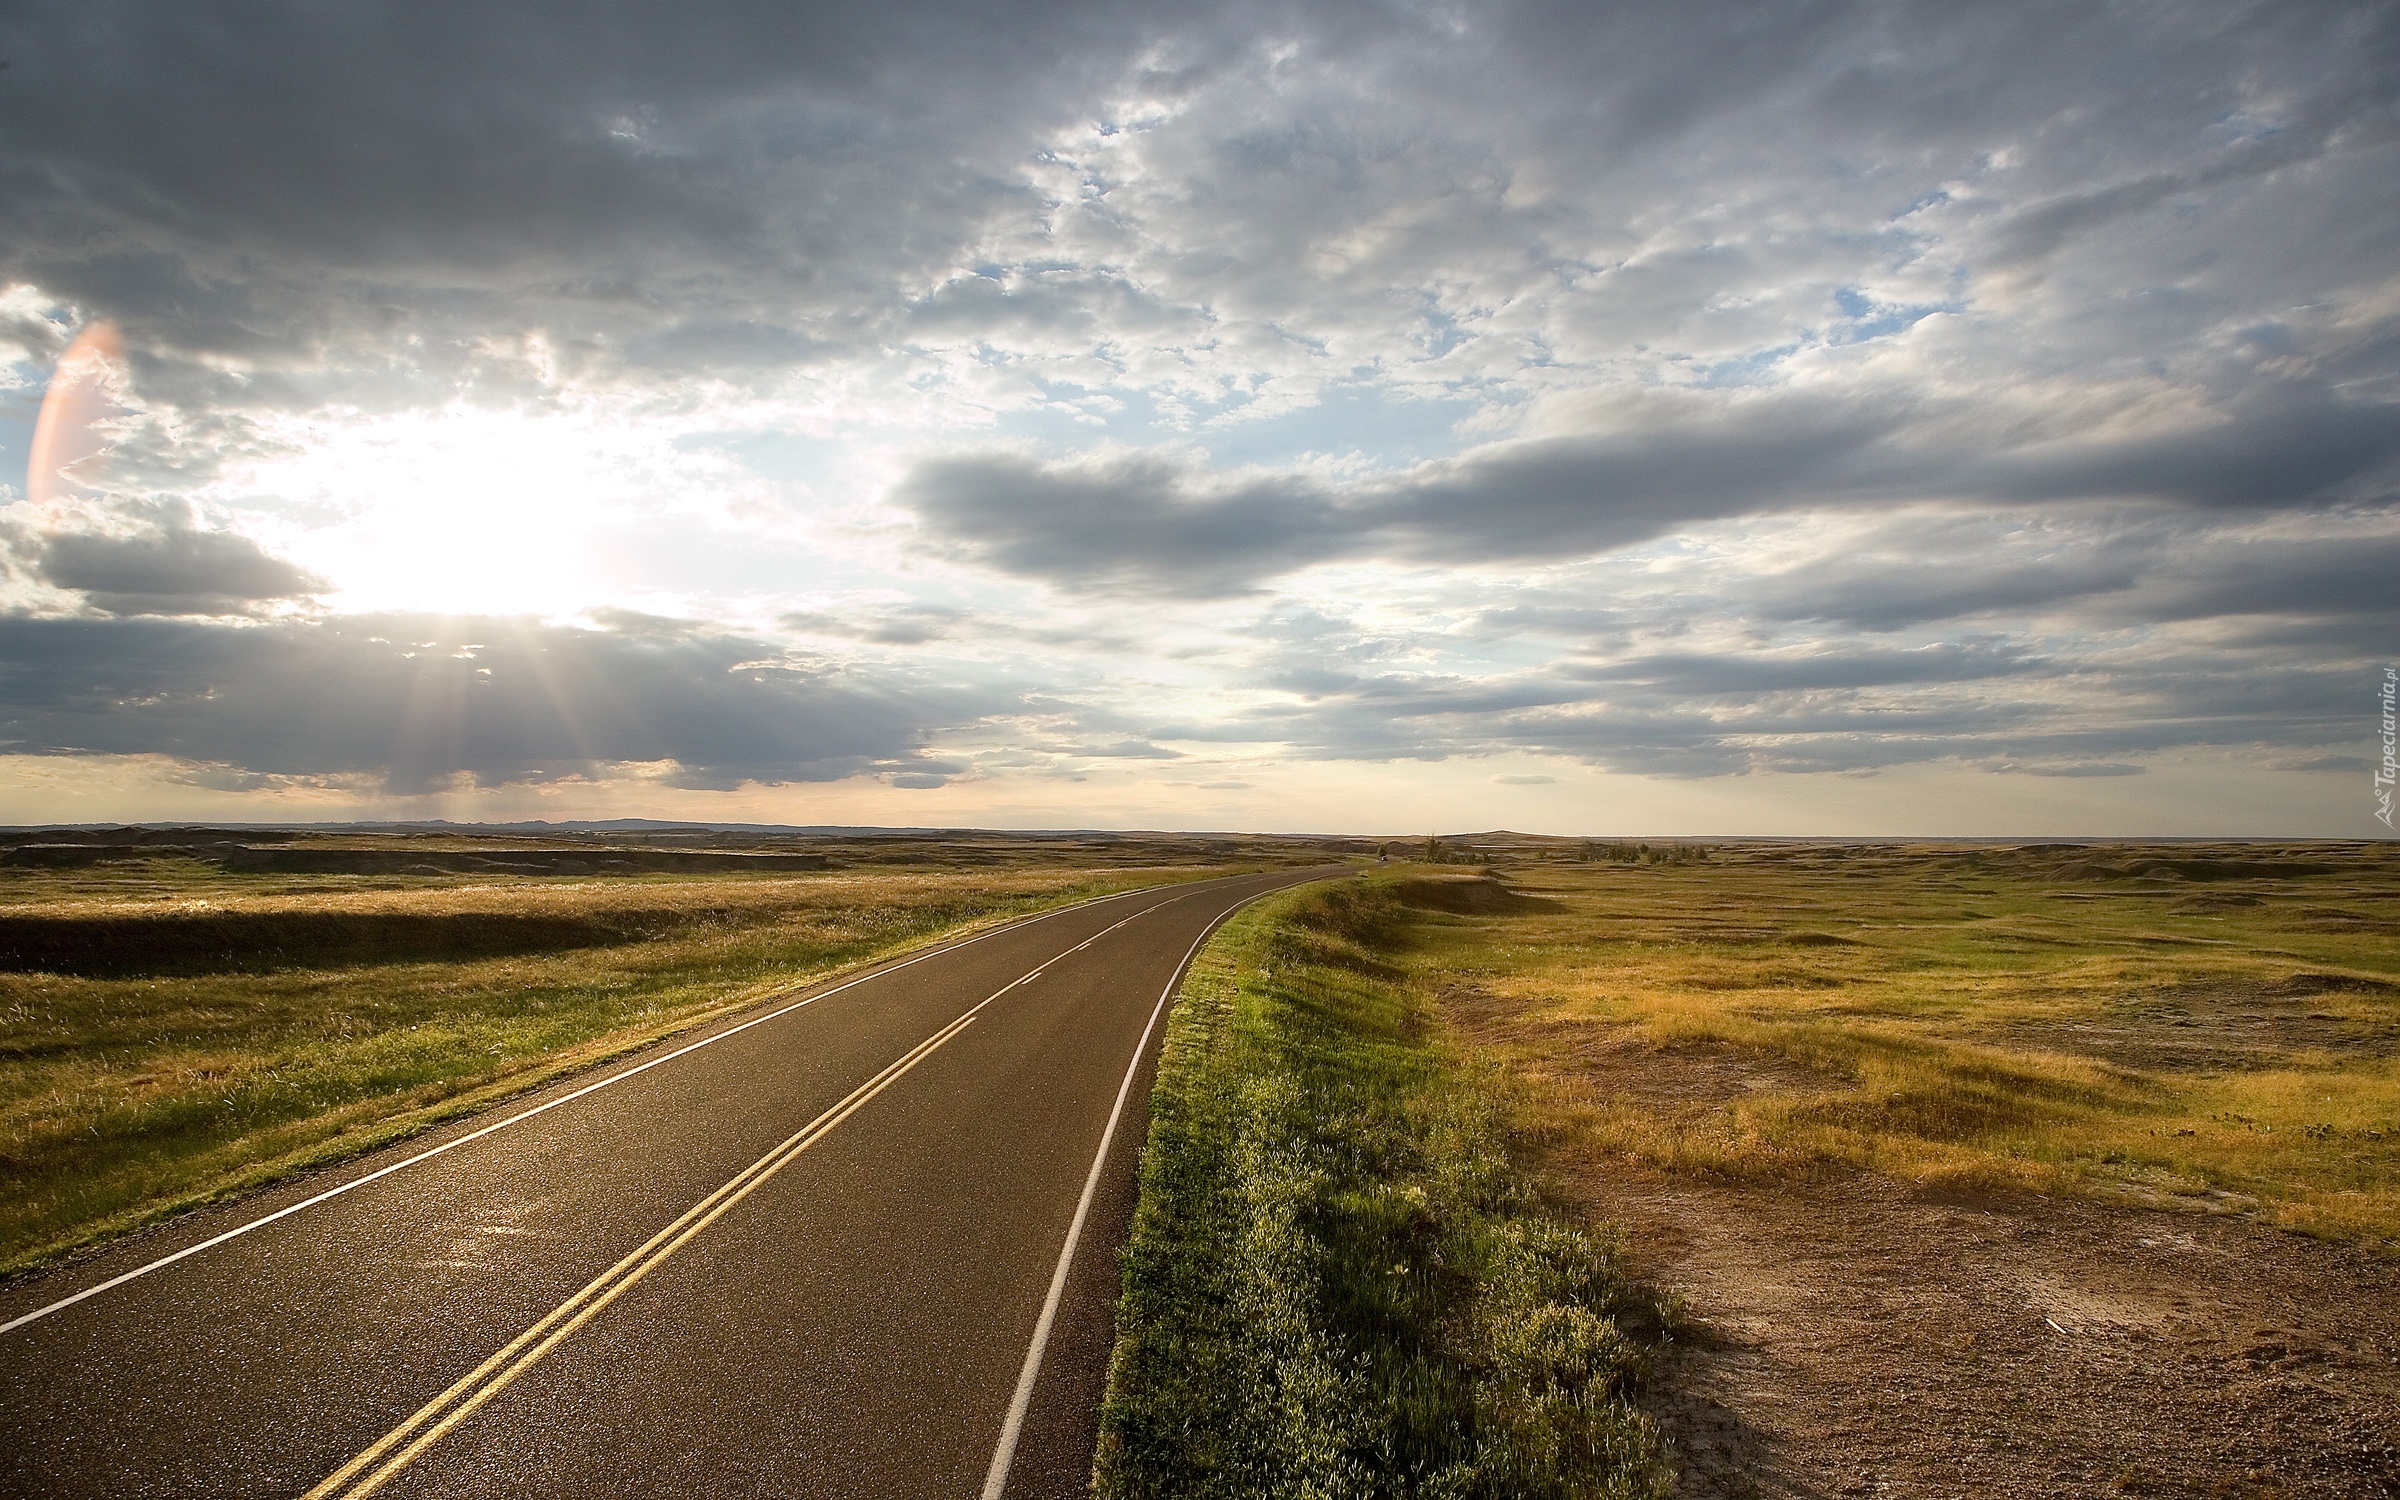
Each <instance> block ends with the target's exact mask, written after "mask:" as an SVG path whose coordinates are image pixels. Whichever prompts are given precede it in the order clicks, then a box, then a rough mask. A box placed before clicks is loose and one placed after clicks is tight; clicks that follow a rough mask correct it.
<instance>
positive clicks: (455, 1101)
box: [0, 864, 1213, 1270]
mask: <svg viewBox="0 0 2400 1500" xmlns="http://www.w3.org/2000/svg"><path fill="white" fill-rule="evenodd" d="M1209 873H1213V872H1212V871H1211V870H1209V869H1208V868H1205V867H1193V866H1185V867H1181V868H1177V869H1173V870H1166V869H1141V868H1118V869H1109V870H1092V869H1074V868H1057V867H1054V866H1053V867H1039V868H1018V869H1000V870H993V869H980V870H973V871H913V872H892V873H882V872H877V873H853V872H848V871H844V872H837V873H831V874H810V875H800V876H792V877H784V878H777V877H761V876H749V875H740V876H719V877H714V878H705V877H704V878H678V877H658V876H643V877H635V878H629V879H593V880H577V881H561V880H543V879H530V880H528V879H488V878H472V879H456V880H435V881H424V880H418V881H411V882H407V883H405V884H400V883H395V882H393V881H390V880H382V881H378V880H374V879H371V878H358V877H323V878H314V879H312V878H307V877H278V878H270V879H261V878H258V877H228V876H217V875H208V874H202V873H199V867H196V866H183V867H181V868H177V867H173V866H168V865H163V864H162V865H160V866H158V867H155V868H153V869H150V870H148V871H145V872H140V873H136V874H132V875H114V876H108V877H94V876H90V875H83V874H77V875H63V874H62V875H57V876H52V875H46V874H24V875H15V876H12V877H9V878H8V879H7V880H6V881H5V883H0V1270H6V1269H14V1268H19V1267H23V1266H26V1265H29V1264H32V1263H35V1262H37V1261H40V1260H43V1259H47V1258H50V1257H53V1256H56V1255H58V1254H60V1253H62V1252H64V1251H66V1250H68V1249H71V1248H73V1247H75V1246H76V1245H79V1244H84V1243H88V1242H90V1241H92V1240H94V1239H97V1238H99V1237H102V1236H104V1235H107V1234H110V1233H114V1232H117V1231H120V1230H122V1229H124V1228H127V1227H130V1226H132V1225H135V1224H139V1223H142V1222H145V1221H148V1220H151V1219H155V1218H157V1217H160V1216H162V1215H165V1214H168V1213H171V1212H174V1211H176V1210H178V1209H179V1208H182V1207H186V1206H189V1205H191V1204H193V1203H195V1202H199V1201H203V1200H205V1199H208V1198H210V1197H214V1196H220V1195H222V1194H225V1193H228V1192H232V1191H235V1190H237V1189H240V1188H244V1187H248V1186H253V1185H255V1184H257V1183H260V1182H263V1181H266V1180H270V1179H272V1178H274V1177H277V1176H280V1175H287V1174H289V1173H290V1172H292V1171H294V1170H297V1169H299V1168H301V1167H304V1166H307V1165H309V1164H312V1163H316V1162H321V1161H324V1160H328V1159H332V1158H334V1157H338V1156H341V1155H346V1154H350V1153H354V1152H356V1151H359V1150H362V1149H366V1148H367V1147H370V1146H373V1145H376V1144H379V1143H381V1142H384V1141H387V1140H390V1139H393V1138H395V1137H397V1136H399V1135H403V1134H406V1133H408V1132H411V1131H413V1130H417V1129H422V1128H423V1127H424V1126H426V1125H427V1124H430V1123H433V1122H435V1121H437V1120H440V1119H443V1118H448V1117H450V1116H453V1115H456V1114H458V1113H460V1112H463V1111H464V1110H466V1109H469V1108H472V1107H474V1106H475V1105H477V1104H480V1103H482V1102H485V1101H487V1100H489V1099H491V1098H494V1097H497V1096H499V1095H502V1094H505V1093H509V1092H513V1091H516V1090H518V1089H522V1088H525V1087H528V1086H530V1085H531V1084H534V1083H536V1082H539V1081H541V1080H543V1079H546V1078H549V1077H554V1076H556V1075H557V1074H559V1073H561V1072H565V1071H568V1070H571V1069H574V1068H578V1067H583V1066H588V1065H590V1064H591V1063H593V1062H596V1061H599V1060H602V1059H604V1058H607V1057H611V1056H614V1055H617V1054H619V1053H622V1052H624V1051H626V1050H628V1049H629V1048H631V1047H634V1046H638V1045H640V1044H641V1043H643V1042H645V1041H648V1040H650V1039H653V1038H655V1037H658V1036H660V1035H663V1034H665V1033H668V1032H671V1031H674V1030H678V1029H681V1028H684V1027H687V1026H691V1025H695V1024H698V1023H700V1022H702V1021H705V1020H707V1019H709V1018H710V1017H713V1016H716V1015H719V1014H722V1013H724V1012H725V1011H727V1010H730V1009H733V1008H737V1007H740V1006H743V1005H746V1004H750V1003H753V1002H755V1001H756V1000H758V999H761V998H763V997H765V996H767V995H770V994H773V993H776V992H779V991H782V990H787V989H791V988H795V987H798V986H800V985H804V984H807V983H809V982H811V981H812V980H815V979H817V978H820V977H822V976H823V975H825V974H827V973H829V972H831V971H833V970H836V969H838V968H841V967H844V966H846V965H850V964H854V963H857V962H860V961H862V960H866V959H870V958H874V957H877V956H880V955H883V954H887V953H890V952H894V951H897V950H900V949H903V948H906V947H909V946H912V945H914V944H917V943H920V942H923V941H927V940H930V939H932V938H934V937H937V936H939V935H941V934H943V933H946V932H951V931H956V930H958V929H960V928H961V927H964V926H970V925H973V924H975V923H978V922H980V921H986V920H996V919H1000V918H1004V917H1008V916H1012V915H1016V914H1019V913H1022V912H1027V911H1032V910H1037V909H1040V908H1042V907H1046V906H1051V905H1056V904H1061V903H1064V902H1067V901H1072V900H1075V899H1079V898H1082V897H1086V896H1092V895H1099V894H1103V893H1105V892H1108V891H1112V890H1121V889H1125V888H1128V887H1131V886H1137V885H1147V884H1155V883H1158V882H1160V881H1163V880H1172V879H1188V878H1197V877H1200V876H1203V875H1206V874H1209Z"/></svg>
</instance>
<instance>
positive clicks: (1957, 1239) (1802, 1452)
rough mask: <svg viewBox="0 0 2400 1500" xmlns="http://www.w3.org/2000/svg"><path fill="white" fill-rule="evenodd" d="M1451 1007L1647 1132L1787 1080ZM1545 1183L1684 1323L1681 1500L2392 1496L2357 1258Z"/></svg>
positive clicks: (1694, 1183)
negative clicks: (1606, 1234)
mask: <svg viewBox="0 0 2400 1500" xmlns="http://www.w3.org/2000/svg"><path fill="white" fill-rule="evenodd" d="M2253 995H2254V996H2255V995H2256V991H2253ZM2182 998H2183V1003H2185V1004H2187V1005H2188V1004H2189V1003H2190V997H2188V996H2187V997H2182ZM1442 1004H1443V1008H1444V1011H1445V1014H1446V1015H1447V1016H1448V1018H1449V1019H1450V1021H1451V1023H1452V1025H1453V1026H1454V1027H1455V1028H1456V1029H1457V1031H1458V1032H1459V1033H1461V1034H1462V1036H1463V1037H1464V1038H1465V1039H1466V1040H1469V1041H1471V1042H1484V1043H1498V1044H1503V1045H1506V1046H1507V1047H1508V1050H1509V1051H1511V1052H1519V1049H1520V1048H1521V1047H1522V1046H1523V1045H1524V1044H1526V1043H1528V1042H1534V1041H1537V1040H1539V1044H1540V1050H1541V1051H1542V1053H1543V1054H1544V1066H1545V1069H1546V1070H1550V1071H1551V1072H1552V1081H1553V1082H1554V1083H1564V1084H1566V1085H1568V1086H1570V1087H1571V1088H1572V1089H1573V1090H1574V1091H1575V1092H1590V1093H1593V1094H1605V1095H1607V1096H1610V1097H1613V1098H1615V1099H1617V1100H1620V1101H1623V1102H1633V1103H1639V1104H1642V1105H1644V1106H1646V1107H1650V1108H1653V1109H1656V1110H1658V1111H1660V1112H1661V1113H1662V1114H1667V1115H1674V1114H1678V1113H1682V1112H1686V1111H1699V1110H1704V1109H1707V1108H1710V1107H1713V1106H1715V1105H1718V1104H1721V1103H1723V1102H1724V1101H1726V1100H1728V1099H1731V1098H1738V1097H1740V1096H1741V1095H1742V1094H1743V1093H1745V1092H1749V1091H1751V1090H1753V1089H1756V1088H1761V1087H1785V1088H1788V1087H1789V1086H1790V1081H1789V1080H1787V1079H1783V1078H1781V1077H1773V1076H1769V1075H1770V1074H1772V1073H1774V1072H1775V1071H1776V1070H1775V1068H1774V1066H1773V1065H1770V1064H1762V1063H1760V1062H1758V1061H1757V1060H1756V1059H1750V1058H1744V1057H1741V1056H1739V1055H1738V1054H1735V1053H1732V1052H1729V1051H1728V1052H1717V1051H1713V1050H1711V1049H1707V1048H1688V1049H1687V1048H1659V1047H1653V1046H1647V1045H1643V1044H1640V1043H1639V1042H1637V1041H1635V1040H1634V1039H1633V1038H1632V1036H1631V1034H1630V1033H1629V1032H1627V1031H1624V1030H1619V1029H1615V1028H1606V1027H1597V1026H1593V1025H1590V1024H1589V1023H1574V1022H1566V1023H1560V1024H1559V1025H1558V1026H1557V1027H1556V1028H1549V1027H1545V1026H1544V1024H1543V1023H1541V1022H1539V1021H1538V1020H1531V1019H1528V1018H1525V1017H1523V1016H1521V1015H1518V1014H1513V1013H1512V1011H1513V1010H1514V1007H1512V1006H1511V1005H1510V1004H1509V1002H1507V1001H1505V1000H1500V999H1495V998H1493V997H1491V996H1489V995H1485V994H1482V993H1480V992H1477V991H1472V990H1463V989H1462V990H1454V991H1451V992H1448V993H1446V994H1444V995H1443V997H1442ZM1545 1032H1554V1033H1555V1034H1552V1035H1548V1036H1547V1037H1546V1039H1545V1038H1544V1035H1543V1034H1544V1033H1545ZM1570 1033H1581V1035H1574V1036H1572V1037H1570V1035H1569V1034H1570ZM1519 1055H1522V1053H1521V1052H1520V1053H1519ZM1762 1070H1763V1071H1762ZM1545 1166H1546V1167H1547V1168H1548V1170H1549V1171H1550V1173H1551V1175H1552V1176H1553V1178H1554V1180H1556V1181H1557V1182H1558V1184H1559V1186H1560V1189H1561V1191H1562V1193H1563V1194H1564V1195H1565V1196H1566V1197H1567V1199H1568V1201H1569V1203H1570V1204H1571V1205H1572V1206H1573V1207H1574V1208H1575V1209H1577V1210H1578V1211H1580V1212H1582V1213H1584V1214H1586V1215H1588V1216H1589V1217H1590V1218H1592V1219H1594V1220H1595V1221H1613V1222H1615V1223H1617V1224H1619V1225H1621V1226H1623V1228H1624V1230H1625V1238H1626V1243H1627V1246H1628V1249H1629V1253H1630V1255H1631V1257H1632V1259H1633V1262H1634V1264H1635V1265H1636V1267H1637V1268H1638V1269H1639V1270H1640V1271H1641V1272H1642V1273H1643V1274H1645V1275H1646V1276H1648V1277H1649V1278H1650V1279H1651V1280H1652V1281H1653V1282H1654V1283H1655V1284H1657V1285H1658V1286H1660V1287H1662V1288H1664V1289H1666V1290H1670V1291H1673V1292H1675V1293H1677V1294H1679V1295H1680V1296H1681V1297H1682V1298H1683V1299H1684V1300H1685V1302H1686V1304H1687V1306H1688V1308H1689V1311H1690V1319H1691V1321H1690V1324H1689V1326H1688V1328H1687V1329H1686V1330H1685V1332H1684V1334H1683V1336H1682V1337H1681V1338H1680V1340H1679V1341H1678V1342H1677V1343H1676V1344H1675V1345H1674V1346H1672V1347H1671V1348H1670V1350H1669V1352H1668V1353H1667V1355H1666V1356H1665V1357H1664V1359H1663V1360H1662V1361H1661V1364H1660V1367H1659V1369H1658V1371H1657V1373H1656V1375H1655V1377H1654V1378H1653V1380H1652V1381H1651V1382H1650V1385H1649V1387H1648V1394H1646V1395H1645V1397H1644V1398H1643V1399H1644V1401H1645V1403H1646V1404H1647V1406H1648V1409H1649V1410H1650V1411H1651V1413H1652V1415H1653V1416H1655V1417H1656V1418H1657V1420H1658V1422H1659V1423H1660V1425H1661V1427H1662V1428H1663V1429H1664V1431H1665V1432H1666V1434H1667V1435H1668V1437H1669V1438H1670V1439H1671V1440H1672V1442H1673V1443H1674V1445H1675V1465H1676V1468H1677V1471H1678V1492H1679V1493H1680V1494H1681V1495H1684V1496H1688V1497H1708V1500H1717V1497H1727V1500H1731V1497H1771V1500H1799V1497H1812V1500H1813V1497H1823V1496H1837V1495H1845V1496H1846V1495H1907V1496H1912V1497H1915V1496H1922V1497H1960V1500H1965V1497H2001V1500H2032V1497H2045V1500H2046V1497H2054V1496H2063V1497H2084V1496H2093V1497H2098V1496H2122V1495H2175V1496H2222V1497H2233V1496H2246V1497H2260V1500H2263V1497H2269V1496H2289V1497H2299V1496H2329V1497H2344V1500H2348V1497H2372V1500H2393V1497H2400V1264H2396V1263H2395V1262H2393V1261H2391V1260H2389V1259H2384V1258H2380V1257H2378V1256H2376V1255H2375V1254H2373V1253H2372V1252H2370V1251H2366V1250H2361V1249H2356V1248H2353V1247H2349V1246H2343V1245H2335V1244H2325V1243H2320V1242H2317V1241H2313V1240H2307V1239H2302V1238H2300V1237H2298V1236H2294V1235H2290V1234H2287V1233H2284V1232H2282V1231H2279V1230H2274V1229H2269V1228H2265V1227H2262V1226H2260V1225H2257V1224H2254V1223H2251V1222H2248V1221H2246V1220H2241V1219H2237V1218H2231V1217H2211V1216H2207V1215H2201V1214H2196V1213H2178V1212H2171V1211H2161V1210H2148V1209H2141V1208H2128V1207H2119V1206H2114V1205H2104V1204H2095V1203H2085V1202H2076V1201H2065V1200H2056V1199H2049V1198H2040V1197H2006V1198H1999V1197H1984V1196H1979V1195H1976V1194H1973V1193H1961V1192H1948V1193H1938V1192H1929V1191H1926V1190H1923V1189H1919V1188H1916V1187H1914V1186H1913V1185H1911V1184H1908V1183H1903V1182H1895V1181H1892V1180H1889V1179H1884V1178H1877V1177H1871V1176H1850V1177H1846V1178H1839V1179H1835V1180H1831V1181H1816V1182H1812V1183H1809V1184H1807V1185H1804V1186H1774V1185H1756V1184H1734V1183H1725V1182H1718V1181H1713V1180H1702V1179H1695V1178H1692V1177H1688V1176H1678V1175H1670V1174H1667V1173H1663V1172H1661V1171H1658V1170H1655V1169H1652V1168H1649V1167H1645V1166H1639V1165H1635V1164H1631V1163H1628V1162H1626V1161H1625V1160H1623V1159H1622V1158H1616V1157H1596V1156H1593V1155H1589V1154H1578V1153H1576V1152H1575V1151H1574V1150H1573V1149H1572V1148H1571V1147H1560V1148H1556V1149H1555V1150H1554V1152H1553V1154H1552V1155H1551V1157H1550V1159H1549V1160H1548V1161H1547V1162H1546V1163H1545Z"/></svg>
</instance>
